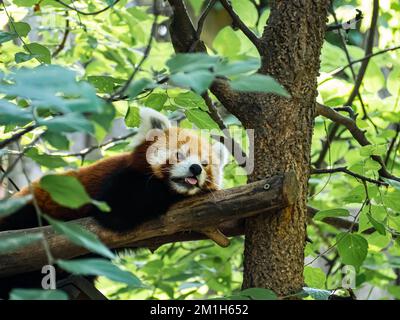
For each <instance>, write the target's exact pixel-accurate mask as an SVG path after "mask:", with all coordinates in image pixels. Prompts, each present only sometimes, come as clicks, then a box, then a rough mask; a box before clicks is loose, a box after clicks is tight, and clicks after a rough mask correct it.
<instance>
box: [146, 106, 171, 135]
mask: <svg viewBox="0 0 400 320" xmlns="http://www.w3.org/2000/svg"><path fill="white" fill-rule="evenodd" d="M170 126H171V123H170V121H169V120H168V118H167V117H166V116H164V115H163V114H162V113H160V112H158V111H156V110H154V109H151V108H146V107H142V108H140V127H139V131H141V132H143V133H145V134H146V133H147V132H148V131H149V130H152V129H159V130H162V131H164V130H165V129H168V128H169V127H170Z"/></svg>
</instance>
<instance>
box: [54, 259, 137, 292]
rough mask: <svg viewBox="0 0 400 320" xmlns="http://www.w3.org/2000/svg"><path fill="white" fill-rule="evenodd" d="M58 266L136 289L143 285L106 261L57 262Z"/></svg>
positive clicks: (79, 260)
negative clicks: (102, 277)
mask: <svg viewBox="0 0 400 320" xmlns="http://www.w3.org/2000/svg"><path fill="white" fill-rule="evenodd" d="M57 265H58V266H59V267H60V268H62V269H64V270H65V271H68V272H71V273H73V274H81V275H86V276H104V277H106V278H108V279H110V280H113V281H117V282H122V283H126V284H128V285H129V286H132V287H134V288H142V287H143V284H142V282H141V281H140V280H139V278H137V277H136V276H135V275H133V274H132V273H130V272H128V271H125V270H121V269H120V268H118V267H117V266H115V265H114V264H112V263H111V262H110V261H108V260H105V259H77V260H71V261H67V260H57Z"/></svg>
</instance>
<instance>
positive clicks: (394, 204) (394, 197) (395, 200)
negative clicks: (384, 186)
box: [383, 190, 400, 212]
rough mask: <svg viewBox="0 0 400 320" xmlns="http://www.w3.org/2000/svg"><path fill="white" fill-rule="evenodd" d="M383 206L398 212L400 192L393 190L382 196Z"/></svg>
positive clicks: (399, 208) (399, 210) (399, 209)
mask: <svg viewBox="0 0 400 320" xmlns="http://www.w3.org/2000/svg"><path fill="white" fill-rule="evenodd" d="M383 199H384V202H385V205H386V206H388V207H389V208H391V209H393V210H395V211H397V212H400V201H399V199H400V190H394V191H392V192H389V193H387V194H385V195H384V196H383Z"/></svg>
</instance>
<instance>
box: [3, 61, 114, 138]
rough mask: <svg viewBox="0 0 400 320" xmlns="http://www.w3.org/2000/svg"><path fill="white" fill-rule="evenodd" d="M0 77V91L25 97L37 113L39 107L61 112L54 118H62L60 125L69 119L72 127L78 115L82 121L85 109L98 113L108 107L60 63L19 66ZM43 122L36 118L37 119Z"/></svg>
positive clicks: (88, 86) (40, 120)
mask: <svg viewBox="0 0 400 320" xmlns="http://www.w3.org/2000/svg"><path fill="white" fill-rule="evenodd" d="M4 78H5V80H7V82H0V92H1V93H4V94H5V95H10V96H16V97H19V98H24V99H26V100H29V104H30V106H32V107H36V108H37V110H38V115H39V116H41V115H42V110H43V109H46V110H49V111H56V114H57V115H58V114H63V115H62V116H57V117H56V118H61V119H62V120H61V121H60V126H63V127H65V126H68V123H69V122H71V123H72V124H71V126H73V125H74V124H75V123H76V122H77V121H78V120H79V118H78V117H80V119H82V118H83V119H84V120H85V117H84V116H85V114H84V113H86V112H90V113H102V112H103V111H104V110H105V109H106V108H107V106H108V105H107V104H106V103H104V101H102V99H100V98H99V97H97V95H96V91H95V89H94V88H93V87H92V86H91V85H89V84H88V83H87V82H83V81H80V82H78V81H77V75H76V73H75V72H74V71H72V70H69V69H66V68H63V67H61V66H56V65H40V66H38V67H36V68H31V69H30V68H20V69H16V70H15V72H10V73H7V75H5V77H4ZM28 110H29V109H28ZM46 116H48V114H46ZM44 121H45V119H42V118H38V122H44ZM51 121H53V120H51ZM57 121H58V120H57ZM63 122H64V123H63ZM81 122H82V120H81ZM89 125H90V123H89ZM60 131H62V130H61V129H60ZM70 131H71V129H70ZM72 131H77V130H72ZM72 131H71V132H72ZM78 131H79V130H78Z"/></svg>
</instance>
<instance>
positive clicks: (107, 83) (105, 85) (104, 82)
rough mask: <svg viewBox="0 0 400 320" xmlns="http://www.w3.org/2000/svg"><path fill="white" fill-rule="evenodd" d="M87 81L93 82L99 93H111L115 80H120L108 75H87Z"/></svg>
mask: <svg viewBox="0 0 400 320" xmlns="http://www.w3.org/2000/svg"><path fill="white" fill-rule="evenodd" d="M88 81H89V82H90V83H91V84H93V85H94V87H95V88H96V89H97V91H98V92H100V93H112V92H113V90H114V87H115V82H117V83H118V82H120V81H118V80H117V79H115V78H113V77H109V76H89V77H88Z"/></svg>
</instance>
